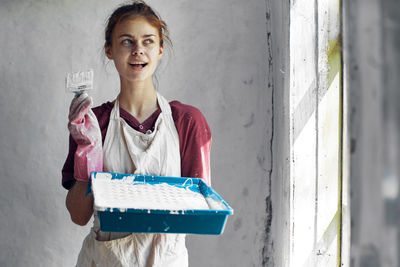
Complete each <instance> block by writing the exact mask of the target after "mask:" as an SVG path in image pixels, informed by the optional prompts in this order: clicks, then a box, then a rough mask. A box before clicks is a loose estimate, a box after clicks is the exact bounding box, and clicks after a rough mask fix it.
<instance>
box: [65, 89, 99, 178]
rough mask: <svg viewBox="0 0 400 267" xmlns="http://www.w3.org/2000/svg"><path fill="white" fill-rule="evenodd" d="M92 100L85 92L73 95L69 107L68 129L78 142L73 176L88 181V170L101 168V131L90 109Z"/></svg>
mask: <svg viewBox="0 0 400 267" xmlns="http://www.w3.org/2000/svg"><path fill="white" fill-rule="evenodd" d="M92 105H93V101H92V98H91V97H89V96H88V95H87V94H86V93H83V94H81V95H79V96H78V97H74V99H73V100H72V102H71V106H70V109H69V116H68V118H69V123H68V129H69V132H70V133H71V136H72V138H73V139H74V140H75V142H76V143H77V144H78V147H77V149H76V152H75V157H74V177H75V179H76V180H78V181H82V182H88V181H89V177H90V172H92V171H102V170H103V149H102V141H101V132H100V126H99V122H98V121H97V118H96V115H94V113H93V111H92V109H91V108H92Z"/></svg>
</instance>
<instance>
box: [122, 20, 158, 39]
mask: <svg viewBox="0 0 400 267" xmlns="http://www.w3.org/2000/svg"><path fill="white" fill-rule="evenodd" d="M114 33H115V36H116V37H117V38H118V37H119V36H121V35H123V34H130V35H132V36H135V37H138V36H140V37H141V36H145V35H146V36H147V35H155V36H156V37H158V30H157V28H156V27H154V26H153V25H151V24H150V22H149V21H148V20H147V19H145V18H143V17H129V18H126V19H124V20H122V21H120V22H119V23H117V25H116V26H115V30H114Z"/></svg>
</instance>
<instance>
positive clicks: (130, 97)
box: [118, 79, 158, 123]
mask: <svg viewBox="0 0 400 267" xmlns="http://www.w3.org/2000/svg"><path fill="white" fill-rule="evenodd" d="M118 100H119V104H120V107H121V108H123V109H124V110H126V111H128V112H129V113H130V114H132V115H133V116H134V117H135V118H136V119H137V120H138V121H139V122H140V123H142V122H143V121H145V120H146V119H147V118H148V117H149V116H151V114H153V113H154V111H156V110H157V109H158V104H157V92H156V90H155V88H154V84H153V81H152V80H151V79H149V80H146V81H143V82H135V83H132V82H124V81H123V80H121V92H120V94H119V96H118Z"/></svg>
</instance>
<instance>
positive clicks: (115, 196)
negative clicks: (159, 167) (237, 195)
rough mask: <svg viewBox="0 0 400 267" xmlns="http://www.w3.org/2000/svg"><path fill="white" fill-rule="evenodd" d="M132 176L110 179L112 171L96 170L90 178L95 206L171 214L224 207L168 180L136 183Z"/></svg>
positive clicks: (103, 208) (98, 208)
mask: <svg viewBox="0 0 400 267" xmlns="http://www.w3.org/2000/svg"><path fill="white" fill-rule="evenodd" d="M134 178H135V177H134V176H127V177H124V178H123V179H111V174H107V173H99V174H97V175H96V179H93V180H92V187H93V194H94V206H95V209H97V210H105V209H106V208H112V209H115V208H116V209H119V210H120V211H121V212H125V211H126V209H128V208H131V209H147V210H148V212H150V210H170V211H171V213H172V214H175V213H177V212H178V211H179V210H192V209H195V210H208V209H217V210H221V209H225V206H224V205H223V203H221V202H219V201H217V200H214V199H211V198H205V197H204V196H203V195H202V194H200V193H198V192H194V191H192V190H189V189H185V188H180V187H176V186H173V185H169V184H167V183H160V184H148V183H142V182H140V183H136V182H135V181H134Z"/></svg>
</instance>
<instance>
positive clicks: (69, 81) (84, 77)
mask: <svg viewBox="0 0 400 267" xmlns="http://www.w3.org/2000/svg"><path fill="white" fill-rule="evenodd" d="M93 76H94V72H93V70H92V69H88V70H86V71H78V72H70V73H67V76H66V77H65V90H66V91H67V92H71V93H75V96H79V95H81V94H82V93H83V92H86V91H88V90H92V89H93Z"/></svg>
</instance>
